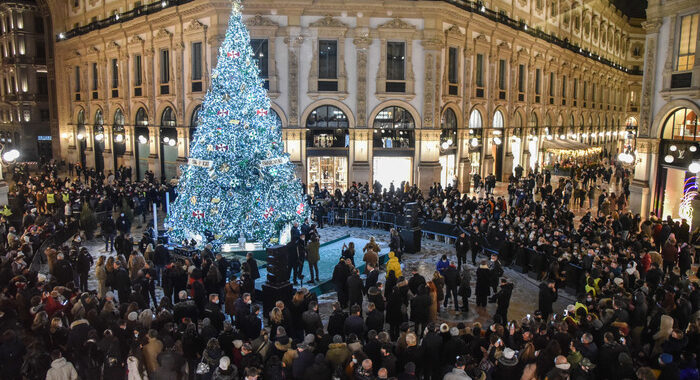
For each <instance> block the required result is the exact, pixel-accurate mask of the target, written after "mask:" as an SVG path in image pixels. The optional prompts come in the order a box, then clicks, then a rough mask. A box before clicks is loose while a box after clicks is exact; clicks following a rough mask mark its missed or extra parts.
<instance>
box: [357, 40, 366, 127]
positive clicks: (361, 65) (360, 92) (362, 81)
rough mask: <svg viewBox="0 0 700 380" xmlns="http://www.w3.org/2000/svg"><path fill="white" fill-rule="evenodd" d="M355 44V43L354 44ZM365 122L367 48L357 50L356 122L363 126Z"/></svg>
mask: <svg viewBox="0 0 700 380" xmlns="http://www.w3.org/2000/svg"><path fill="white" fill-rule="evenodd" d="M356 46H357V44H356ZM366 122H367V49H366V48H359V49H358V50H357V123H358V126H360V127H365V126H366V125H365V124H366Z"/></svg>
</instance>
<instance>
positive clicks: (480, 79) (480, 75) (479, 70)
mask: <svg viewBox="0 0 700 380" xmlns="http://www.w3.org/2000/svg"><path fill="white" fill-rule="evenodd" d="M475 75H476V77H475V78H476V86H477V87H484V55H483V54H477V55H476V73H475Z"/></svg>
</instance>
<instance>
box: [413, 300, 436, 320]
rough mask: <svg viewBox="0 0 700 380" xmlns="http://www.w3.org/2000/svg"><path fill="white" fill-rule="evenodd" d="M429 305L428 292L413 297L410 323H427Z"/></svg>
mask: <svg viewBox="0 0 700 380" xmlns="http://www.w3.org/2000/svg"><path fill="white" fill-rule="evenodd" d="M430 304H431V300H430V294H429V292H425V293H422V294H419V295H417V296H415V297H414V298H413V299H412V300H411V321H413V322H415V323H427V322H428V319H429V317H430Z"/></svg>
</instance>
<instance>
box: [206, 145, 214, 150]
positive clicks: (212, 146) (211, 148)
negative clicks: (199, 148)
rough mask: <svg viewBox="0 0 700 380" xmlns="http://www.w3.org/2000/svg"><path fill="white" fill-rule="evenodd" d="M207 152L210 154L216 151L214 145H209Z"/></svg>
mask: <svg viewBox="0 0 700 380" xmlns="http://www.w3.org/2000/svg"><path fill="white" fill-rule="evenodd" d="M207 151H208V152H213V151H214V145H211V144H209V145H207Z"/></svg>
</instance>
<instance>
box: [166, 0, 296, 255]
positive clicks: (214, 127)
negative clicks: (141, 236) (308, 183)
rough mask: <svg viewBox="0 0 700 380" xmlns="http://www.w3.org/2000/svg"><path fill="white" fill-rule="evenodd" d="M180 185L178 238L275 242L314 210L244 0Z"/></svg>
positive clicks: (172, 226)
mask: <svg viewBox="0 0 700 380" xmlns="http://www.w3.org/2000/svg"><path fill="white" fill-rule="evenodd" d="M177 190H178V196H177V199H176V200H175V202H174V203H173V205H172V207H170V214H169V215H168V218H167V219H166V225H167V226H168V231H169V232H168V235H169V236H170V238H171V240H172V241H175V242H183V241H185V240H188V241H189V240H192V239H195V240H197V241H198V242H200V243H206V242H207V241H208V240H211V239H213V241H212V243H213V244H214V245H215V246H220V245H221V244H225V243H236V242H239V239H240V238H241V237H243V238H244V239H245V240H246V241H249V242H251V241H253V242H260V243H262V244H263V245H264V246H269V245H271V244H274V243H276V242H277V239H278V238H279V235H280V231H282V230H284V229H285V228H289V226H290V225H291V224H292V223H293V222H294V221H302V220H303V219H304V218H306V217H307V216H308V215H309V209H308V205H307V204H306V201H305V198H304V195H303V193H302V187H301V183H300V182H299V181H298V180H297V179H296V178H295V175H294V164H293V163H291V162H290V161H289V155H288V154H286V153H285V152H284V147H283V145H282V134H281V129H280V126H279V125H278V124H277V121H276V119H275V117H274V116H273V115H271V114H270V99H269V98H268V97H267V91H266V90H265V88H264V87H263V82H262V80H261V79H260V77H259V69H258V66H257V62H256V60H255V59H254V58H253V51H252V49H251V46H250V35H249V33H248V30H247V29H246V27H245V25H244V24H243V20H242V18H241V5H240V3H239V2H238V1H233V9H232V13H231V18H230V19H229V22H228V29H227V30H226V38H225V40H224V42H223V44H222V45H221V47H220V48H219V58H218V63H217V66H216V69H214V70H213V72H212V74H211V87H210V88H209V91H208V92H207V95H206V98H205V100H204V103H203V104H202V109H201V111H200V113H199V118H198V120H197V131H196V132H195V134H194V136H193V139H192V146H191V149H190V158H189V160H188V164H187V165H186V166H184V167H183V168H182V175H181V177H180V182H179V185H178V189H177Z"/></svg>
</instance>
